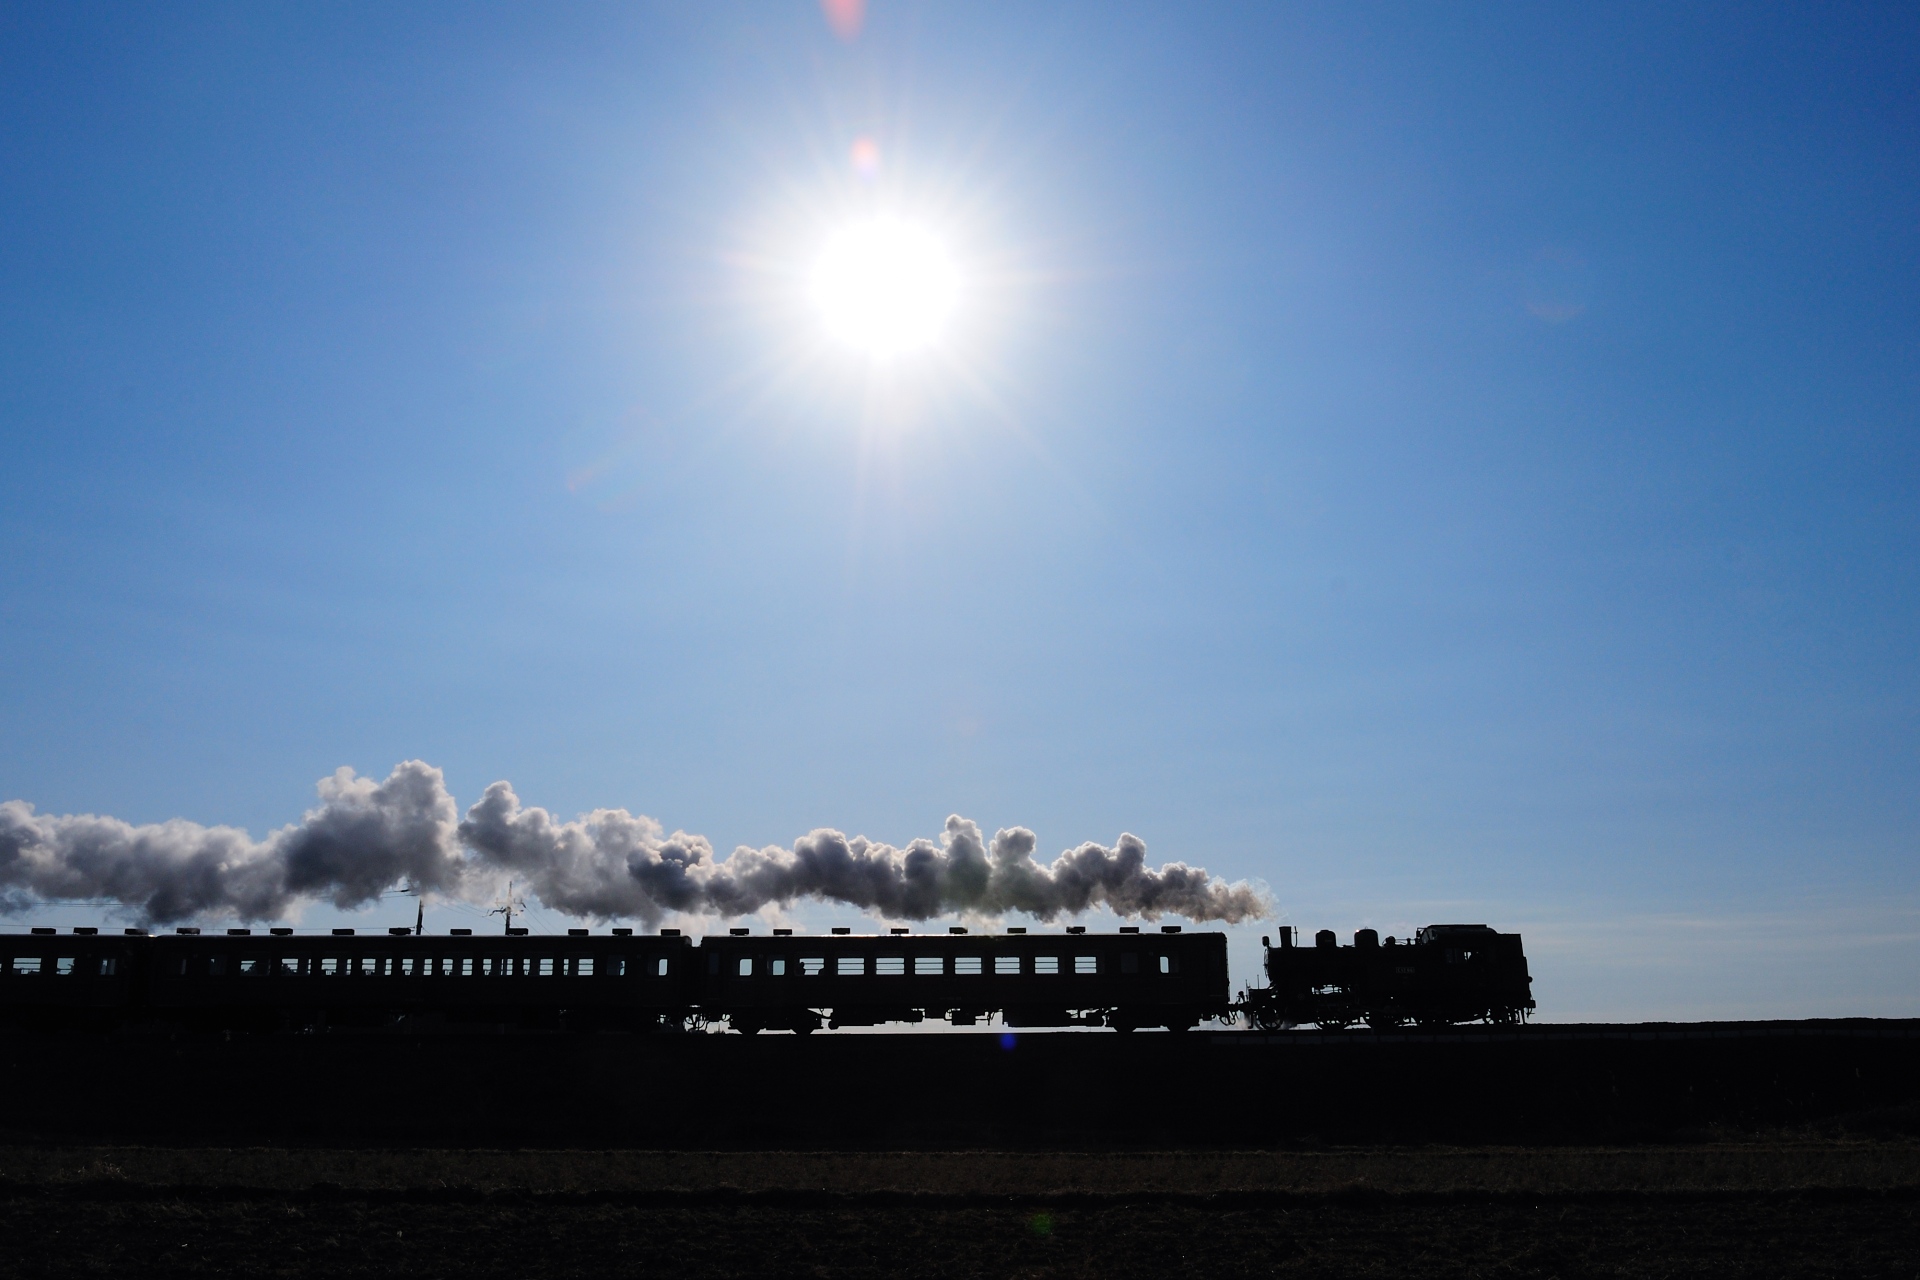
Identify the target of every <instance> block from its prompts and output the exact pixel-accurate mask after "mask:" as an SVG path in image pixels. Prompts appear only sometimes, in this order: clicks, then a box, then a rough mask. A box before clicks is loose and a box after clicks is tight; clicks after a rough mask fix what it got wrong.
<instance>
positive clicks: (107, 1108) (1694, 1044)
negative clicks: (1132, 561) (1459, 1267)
mask: <svg viewBox="0 0 1920 1280" xmlns="http://www.w3.org/2000/svg"><path fill="white" fill-rule="evenodd" d="M0 1098H5V1099H13V1100H17V1102H18V1105H16V1106H12V1107H8V1108H6V1109H5V1110H4V1111H3V1112H0V1141H6V1140H13V1141H23V1140H24V1141H54V1142H74V1141H79V1142H96V1143H98V1142H105V1143H125V1142H151V1143H183V1144H188V1145H204V1144H209V1143H216V1144H223V1145H235V1144H238V1145H252V1144H259V1143H273V1144H283V1145H285V1144H292V1145H300V1144H307V1145H316V1144H317V1145H326V1146H343V1145H354V1144H367V1145H375V1146H394V1145H407V1146H454V1147H463V1146H488V1147H497V1146H502V1145H517V1146H543V1147H626V1148H654V1149H682V1150H685V1149H695V1150H700V1149H713V1148H736V1149H745V1150H820V1149H839V1150H846V1149H853V1148H868V1149H876V1150H953V1149H956V1148H994V1149H1000V1150H1006V1149H1022V1148H1024V1149H1052V1150H1062V1149H1089V1148H1093V1149H1101V1148H1105V1149H1112V1148H1128V1147H1132V1148H1151V1149H1156V1150H1180V1149H1191V1148H1198V1147H1240V1148H1245V1147H1249V1146H1260V1147H1267V1146H1284V1145H1298V1144H1303V1143H1304V1144H1310V1145H1311V1144H1327V1143H1342V1144H1360V1143H1365V1144H1375V1145H1378V1144H1389V1145H1393V1144H1397V1145H1406V1144H1409V1143H1431V1142H1445V1143H1455V1144H1483V1143H1489V1142H1500V1143H1513V1142H1524V1143H1540V1142H1556V1143H1565V1142H1587V1143H1592V1142H1621V1141H1636V1142H1643V1141H1697V1140H1699V1139H1701V1138H1703V1137H1714V1136H1723V1135H1724V1134H1726V1133H1727V1132H1733V1131H1746V1130H1754V1129H1760V1130H1769V1131H1771V1130H1777V1129H1780V1128H1781V1127H1783V1126H1790V1125H1795V1124H1804V1123H1809V1122H1824V1121H1826V1120H1827V1119H1830V1118H1832V1117H1837V1116H1846V1115H1863V1114H1868V1113H1876V1112H1885V1111H1887V1110H1888V1109H1889V1108H1892V1109H1898V1108H1900V1107H1902V1106H1909V1105H1912V1104H1915V1103H1920V1021H1871V1020H1864V1019H1862V1020H1857V1021H1847V1022H1801V1023H1717V1024H1715V1023H1707V1024H1693V1025H1679V1024H1664V1025H1663V1024H1645V1025H1641V1026H1633V1027H1565V1026H1561V1027H1554V1026H1533V1027H1527V1028H1522V1029H1519V1030H1517V1031H1495V1030H1492V1029H1488V1028H1475V1029H1462V1030H1461V1031H1459V1032H1455V1033H1448V1034H1436V1035H1426V1034H1414V1033H1409V1034H1399V1033H1394V1034H1374V1033H1372V1032H1365V1031H1361V1032H1348V1033H1341V1034H1336V1035H1321V1034H1316V1033H1304V1032H1292V1033H1285V1034H1279V1035H1260V1034H1256V1033H1250V1032H1218V1033H1203V1032H1194V1033H1191V1034H1188V1035H1173V1034H1169V1033H1166V1032H1158V1033H1148V1032H1141V1033H1137V1034H1134V1035H1131V1036H1121V1035H1116V1034H1114V1033H1111V1032H1096V1033H1088V1034H1072V1033H1053V1034H1049V1033H1034V1034H1027V1033H1022V1034H1021V1035H1019V1036H1017V1037H1008V1039H1007V1042H1005V1043H1003V1040H1002V1037H1001V1036H999V1035H996V1034H948V1035H937V1034H936V1035H834V1034H830V1033H823V1034H820V1035H815V1036H810V1037H806V1038H801V1037H797V1036H792V1035H762V1036H757V1037H753V1038H747V1037H743V1036H734V1035H656V1036H630V1035H565V1034H553V1035H541V1034H531V1033H523V1034H506V1035H499V1034H496V1035H484V1034H383V1033H372V1034H360V1035H352V1034H338V1033H337V1034H330V1035H268V1036H244V1035H237V1034H236V1035H234V1036H232V1037H231V1038H228V1037H227V1036H225V1035H222V1034H218V1033H209V1034H202V1035H165V1034H157V1033H133V1032H125V1033H117V1034H110V1035H98V1034H96V1035H83V1034H79V1033H67V1034H56V1033H49V1034H37V1035H36V1034H25V1033H17V1032H16V1033H12V1034H6V1035H0Z"/></svg>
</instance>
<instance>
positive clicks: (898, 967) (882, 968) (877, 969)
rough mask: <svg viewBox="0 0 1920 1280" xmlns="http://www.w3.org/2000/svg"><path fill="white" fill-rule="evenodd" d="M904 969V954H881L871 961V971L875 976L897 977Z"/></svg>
mask: <svg viewBox="0 0 1920 1280" xmlns="http://www.w3.org/2000/svg"><path fill="white" fill-rule="evenodd" d="M906 971H907V958H906V957H905V956H881V957H879V958H878V959H876V960H875V961H874V962H873V972H874V974H875V975H876V976H877V977H882V978H897V977H899V976H901V975H902V974H904V973H905V972H906Z"/></svg>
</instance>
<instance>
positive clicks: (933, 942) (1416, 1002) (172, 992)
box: [0, 925, 1533, 1035]
mask: <svg viewBox="0 0 1920 1280" xmlns="http://www.w3.org/2000/svg"><path fill="white" fill-rule="evenodd" d="M1262 942H1263V947H1264V951H1265V967H1266V971H1267V977H1268V985H1266V986H1264V987H1257V988H1252V989H1249V990H1247V991H1245V992H1243V993H1242V995H1241V998H1240V999H1239V1000H1238V1001H1235V1000H1233V999H1232V998H1231V997H1230V995H1229V983H1228V974H1227V939H1226V935H1225V934H1222V933H1203V932H1193V933H1188V932H1183V931H1182V930H1181V929H1180V927H1179V926H1166V927H1163V928H1161V929H1160V930H1159V931H1158V932H1147V933H1143V932H1141V930H1140V929H1138V928H1122V929H1120V930H1119V931H1118V932H1117V933H1111V934H1089V933H1087V932H1086V930H1085V929H1084V928H1079V927H1070V928H1068V929H1067V930H1066V931H1065V932H1063V933H1029V932H1027V931H1026V930H1023V929H1009V930H1007V931H1006V932H1004V933H993V934H974V933H969V932H968V931H967V930H965V929H963V928H957V927H955V928H950V929H948V930H947V931H946V932H944V933H918V934H916V933H912V932H910V931H908V930H906V929H893V930H890V931H889V932H887V933H884V934H854V933H852V932H851V931H849V930H846V929H835V930H834V931H833V932H832V933H830V934H825V935H817V934H816V935H804V934H803V935H796V934H795V933H794V932H793V931H792V930H790V929H775V930H773V931H771V932H770V933H759V934H755V933H752V932H750V931H749V930H746V929H731V930H729V931H728V932H727V933H725V934H711V935H708V936H706V937H703V938H701V939H699V941H698V942H697V943H696V942H695V940H694V939H692V938H690V937H685V936H682V935H681V934H680V933H679V931H677V930H673V929H663V930H661V931H660V932H659V933H658V934H657V935H636V934H635V933H634V931H633V930H631V929H613V930H611V931H610V932H607V933H601V934H594V933H591V932H590V931H589V930H586V929H569V930H568V931H567V933H566V934H565V935H564V936H562V935H529V934H528V932H527V931H526V930H525V929H512V930H509V931H508V932H506V933H504V934H482V935H475V934H474V933H473V932H472V931H471V930H466V929H455V930H453V931H452V932H451V933H448V934H436V935H428V934H425V933H422V932H420V931H419V930H418V929H404V928H395V929H390V930H388V931H387V933H385V934H364V933H356V932H355V931H354V930H351V929H335V930H333V931H332V932H331V933H328V934H307V935H295V934H294V932H293V930H291V929H286V928H275V929H270V930H266V931H264V932H254V931H252V930H247V929H228V930H226V931H225V932H224V933H218V934H215V933H205V934H203V933H201V932H200V931H199V930H197V929H191V928H181V929H177V930H175V931H174V932H173V933H171V934H157V935H156V934H149V933H147V932H146V931H145V930H140V929H127V930H125V931H124V932H121V933H118V934H115V933H102V932H100V931H99V930H97V929H88V928H76V929H74V930H73V931H72V932H70V933H64V934H63V933H59V932H57V931H56V930H54V929H50V928H37V929H34V930H33V931H32V932H31V933H28V934H13V935H0V1021H3V1022H4V1023H6V1024H9V1025H14V1026H38V1027H99V1028H106V1027H117V1026H125V1025H148V1026H158V1027H176V1028H185V1029H201V1030H227V1031H235V1030H239V1031H258V1032H271V1031H294V1032H318V1031H326V1030H349V1029H356V1028H359V1029H374V1028H396V1029H413V1030H432V1029H438V1028H445V1029H457V1028H460V1027H469V1028H518V1029H526V1030H542V1029H544V1030H574V1031H632V1032H650V1031H684V1030H693V1029H701V1028H707V1027H726V1028H728V1029H730V1030H733V1031H739V1032H744V1033H747V1034H753V1033H757V1032H760V1031H792V1032H797V1033H800V1034H803V1035H804V1034H808V1033H811V1032H813V1031H816V1030H818V1029H820V1028H821V1027H823V1026H825V1027H831V1028H839V1027H859V1026H878V1025H881V1024H884V1023H908V1024H911V1023H920V1022H924V1021H927V1020H934V1021H945V1022H948V1023H951V1024H953V1025H956V1026H972V1025H976V1024H979V1023H982V1022H985V1021H988V1020H990V1019H992V1018H993V1017H995V1016H996V1015H997V1016H998V1018H999V1019H1000V1023H1001V1024H1002V1025H1004V1026H1007V1027H1069V1026H1083V1027H1110V1028H1112V1029H1114V1030H1116V1031H1133V1030H1136V1029H1139V1028H1148V1027H1163V1028H1166V1029H1168V1030H1172V1031H1186V1030H1189V1029H1191V1028H1193V1027H1195V1026H1197V1025H1199V1024H1200V1023H1202V1022H1205V1021H1209V1020H1220V1021H1228V1022H1231V1021H1233V1020H1236V1019H1237V1018H1238V1017H1240V1016H1245V1017H1246V1018H1247V1019H1248V1021H1249V1022H1250V1023H1251V1024H1252V1025H1253V1026H1256V1027H1262V1028H1269V1029H1273V1028H1282V1027H1288V1026H1297V1025H1303V1024H1306V1023H1317V1024H1319V1025H1320V1026H1322V1027H1328V1028H1344V1027H1347V1026H1350V1025H1352V1024H1353V1023H1354V1022H1356V1021H1361V1020H1364V1021H1366V1022H1367V1023H1368V1024H1369V1025H1370V1026H1374V1027H1384V1026H1389V1025H1399V1024H1400V1023H1402V1022H1405V1021H1413V1022H1417V1023H1419V1024H1421V1025H1425V1026H1432V1025H1440V1024H1447V1023H1454V1022H1463V1021H1473V1020H1485V1021H1489V1022H1495V1023H1509V1022H1514V1021H1517V1020H1519V1019H1521V1018H1524V1017H1525V1016H1526V1014H1527V1011H1529V1010H1531V1009H1532V1007H1533V1000H1532V999H1531V997H1530V996H1529V994H1528V988H1529V984H1530V982H1531V979H1529V978H1528V977H1527V975H1526V959H1525V956H1524V955H1523V954H1522V952H1521V949H1520V938H1519V936H1518V935H1517V934H1500V933H1495V932H1494V931H1493V930H1491V929H1488V928H1487V927H1486V926H1484V925H1433V926H1429V927H1428V928H1426V929H1423V930H1421V931H1420V933H1419V935H1418V936H1417V937H1416V938H1414V939H1411V940H1409V941H1408V942H1407V943H1405V944H1399V943H1396V942H1395V940H1394V939H1391V938H1390V939H1388V940H1387V941H1386V943H1384V944H1382V943H1381V942H1379V940H1378V938H1377V936H1375V935H1374V934H1373V931H1371V930H1365V929H1363V930H1361V931H1360V932H1359V934H1357V935H1356V940H1355V944H1354V945H1352V946H1346V947H1341V946H1337V945H1335V940H1334V937H1333V934H1332V933H1330V932H1323V933H1321V934H1320V935H1319V936H1318V945H1316V946H1314V947H1310V948H1309V947H1295V946H1293V945H1292V942H1293V937H1292V930H1291V929H1283V930H1282V931H1281V945H1280V946H1278V947H1274V946H1269V945H1264V944H1265V943H1266V942H1267V940H1266V939H1262Z"/></svg>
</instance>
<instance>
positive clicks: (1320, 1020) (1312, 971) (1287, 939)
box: [1240, 924, 1534, 1031]
mask: <svg viewBox="0 0 1920 1280" xmlns="http://www.w3.org/2000/svg"><path fill="white" fill-rule="evenodd" d="M1260 942H1261V947H1262V949H1263V950H1264V951H1265V953H1266V971H1267V985H1266V986H1265V987H1256V988H1250V989H1248V990H1247V991H1246V992H1244V993H1242V996H1241V1001H1240V1008H1241V1011H1242V1012H1244V1013H1245V1014H1246V1016H1247V1021H1248V1022H1250V1023H1251V1024H1252V1025H1254V1026H1256V1027H1260V1028H1263V1029H1266V1030H1283V1029H1285V1028H1288V1027H1295V1026H1300V1025H1303V1024H1305V1023H1309V1022H1311V1023H1315V1024H1317V1025H1318V1026H1320V1027H1321V1028H1323V1029H1325V1030H1330V1031H1339V1030H1344V1029H1345V1028H1347V1027H1350V1026H1353V1025H1354V1024H1355V1023H1357V1022H1364V1023H1366V1024H1367V1025H1368V1026H1369V1027H1372V1028H1373V1029H1374V1030H1376V1031H1385V1030H1390V1029H1392V1028H1395V1027H1401V1026H1405V1025H1406V1024H1407V1023H1413V1024H1415V1025H1416V1026H1421V1027H1443V1026H1452V1025H1454V1024H1456V1023H1461V1022H1489V1023H1492V1024H1494V1025H1496V1026H1513V1025H1515V1024H1517V1023H1520V1022H1522V1021H1524V1020H1525V1019H1526V1018H1527V1016H1528V1015H1529V1014H1530V1013H1531V1012H1532V1011H1533V1008H1534V1002H1533V978H1532V977H1531V976H1529V975H1528V973H1527V956H1526V952H1525V951H1524V950H1522V948H1521V945H1520V935H1519V934H1517V933H1498V932H1496V931H1495V930H1493V929H1490V928H1488V927H1487V926H1486V925H1484V924H1430V925H1428V926H1427V927H1426V928H1424V929H1422V930H1420V931H1419V932H1418V933H1416V934H1415V935H1414V936H1413V937H1412V938H1410V939H1407V940H1406V941H1405V942H1402V941H1400V940H1399V939H1396V938H1388V939H1386V941H1384V942H1382V941H1381V939H1380V935H1379V934H1378V933H1377V932H1375V931H1374V930H1372V929H1361V930H1359V931H1358V932H1356V933H1355V934H1354V935H1353V944H1352V945H1351V946H1345V947H1343V946H1340V945H1339V943H1338V939H1336V938H1335V937H1334V934H1333V930H1331V929H1322V930H1321V931H1320V932H1319V933H1317V934H1315V935H1314V945H1313V946H1311V947H1296V946H1294V945H1293V929H1292V928H1291V927H1290V926H1286V925H1282V926H1281V928H1280V945H1279V946H1277V947H1276V946H1272V945H1271V944H1270V943H1269V941H1268V939H1266V938H1262V939H1261V940H1260Z"/></svg>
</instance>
